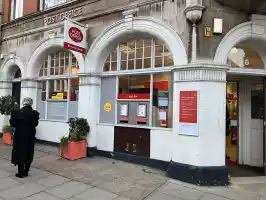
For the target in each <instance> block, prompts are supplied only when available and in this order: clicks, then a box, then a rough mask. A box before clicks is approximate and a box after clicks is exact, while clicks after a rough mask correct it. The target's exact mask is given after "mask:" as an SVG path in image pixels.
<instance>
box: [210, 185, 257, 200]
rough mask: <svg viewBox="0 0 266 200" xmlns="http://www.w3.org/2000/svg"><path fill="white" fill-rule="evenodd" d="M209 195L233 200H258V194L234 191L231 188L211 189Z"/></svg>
mask: <svg viewBox="0 0 266 200" xmlns="http://www.w3.org/2000/svg"><path fill="white" fill-rule="evenodd" d="M208 193H211V194H214V195H217V196H220V197H224V198H228V199H231V200H258V196H259V195H258V194H256V193H252V192H250V191H246V190H239V189H233V188H229V187H211V188H209V189H208Z"/></svg>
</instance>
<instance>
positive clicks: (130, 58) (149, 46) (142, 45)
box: [104, 38, 174, 72]
mask: <svg viewBox="0 0 266 200" xmlns="http://www.w3.org/2000/svg"><path fill="white" fill-rule="evenodd" d="M173 65H174V62H173V57H172V54H171V53H170V52H169V50H168V48H167V47H166V45H165V44H164V43H163V42H161V41H159V40H156V39H152V38H151V39H134V40H129V41H125V42H121V43H119V44H118V45H117V47H116V48H115V49H113V51H112V52H111V53H110V55H109V56H108V58H107V59H106V63H105V65H104V72H109V71H125V70H141V69H149V68H158V67H171V66H173Z"/></svg>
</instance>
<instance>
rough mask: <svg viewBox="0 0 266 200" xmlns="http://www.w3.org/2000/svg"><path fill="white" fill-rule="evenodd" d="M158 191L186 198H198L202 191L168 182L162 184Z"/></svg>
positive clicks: (191, 199) (190, 199)
mask: <svg viewBox="0 0 266 200" xmlns="http://www.w3.org/2000/svg"><path fill="white" fill-rule="evenodd" d="M158 191H159V192H161V193H164V194H168V195H171V196H174V197H178V198H181V199H186V200H198V199H200V197H201V196H203V192H202V191H199V190H196V189H191V188H187V187H183V186H181V185H177V184H173V183H170V182H168V183H166V184H165V185H163V186H162V187H161V188H160V189H159V190H158Z"/></svg>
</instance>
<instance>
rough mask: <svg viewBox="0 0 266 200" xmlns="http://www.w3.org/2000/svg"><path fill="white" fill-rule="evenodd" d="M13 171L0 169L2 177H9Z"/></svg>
mask: <svg viewBox="0 0 266 200" xmlns="http://www.w3.org/2000/svg"><path fill="white" fill-rule="evenodd" d="M10 175H11V173H9V172H7V171H6V170H2V169H0V178H4V177H8V176H10Z"/></svg>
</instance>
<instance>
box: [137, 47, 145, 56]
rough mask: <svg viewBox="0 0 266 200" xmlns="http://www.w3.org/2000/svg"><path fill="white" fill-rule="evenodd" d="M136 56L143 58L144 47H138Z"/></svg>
mask: <svg viewBox="0 0 266 200" xmlns="http://www.w3.org/2000/svg"><path fill="white" fill-rule="evenodd" d="M136 58H143V48H140V49H136Z"/></svg>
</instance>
